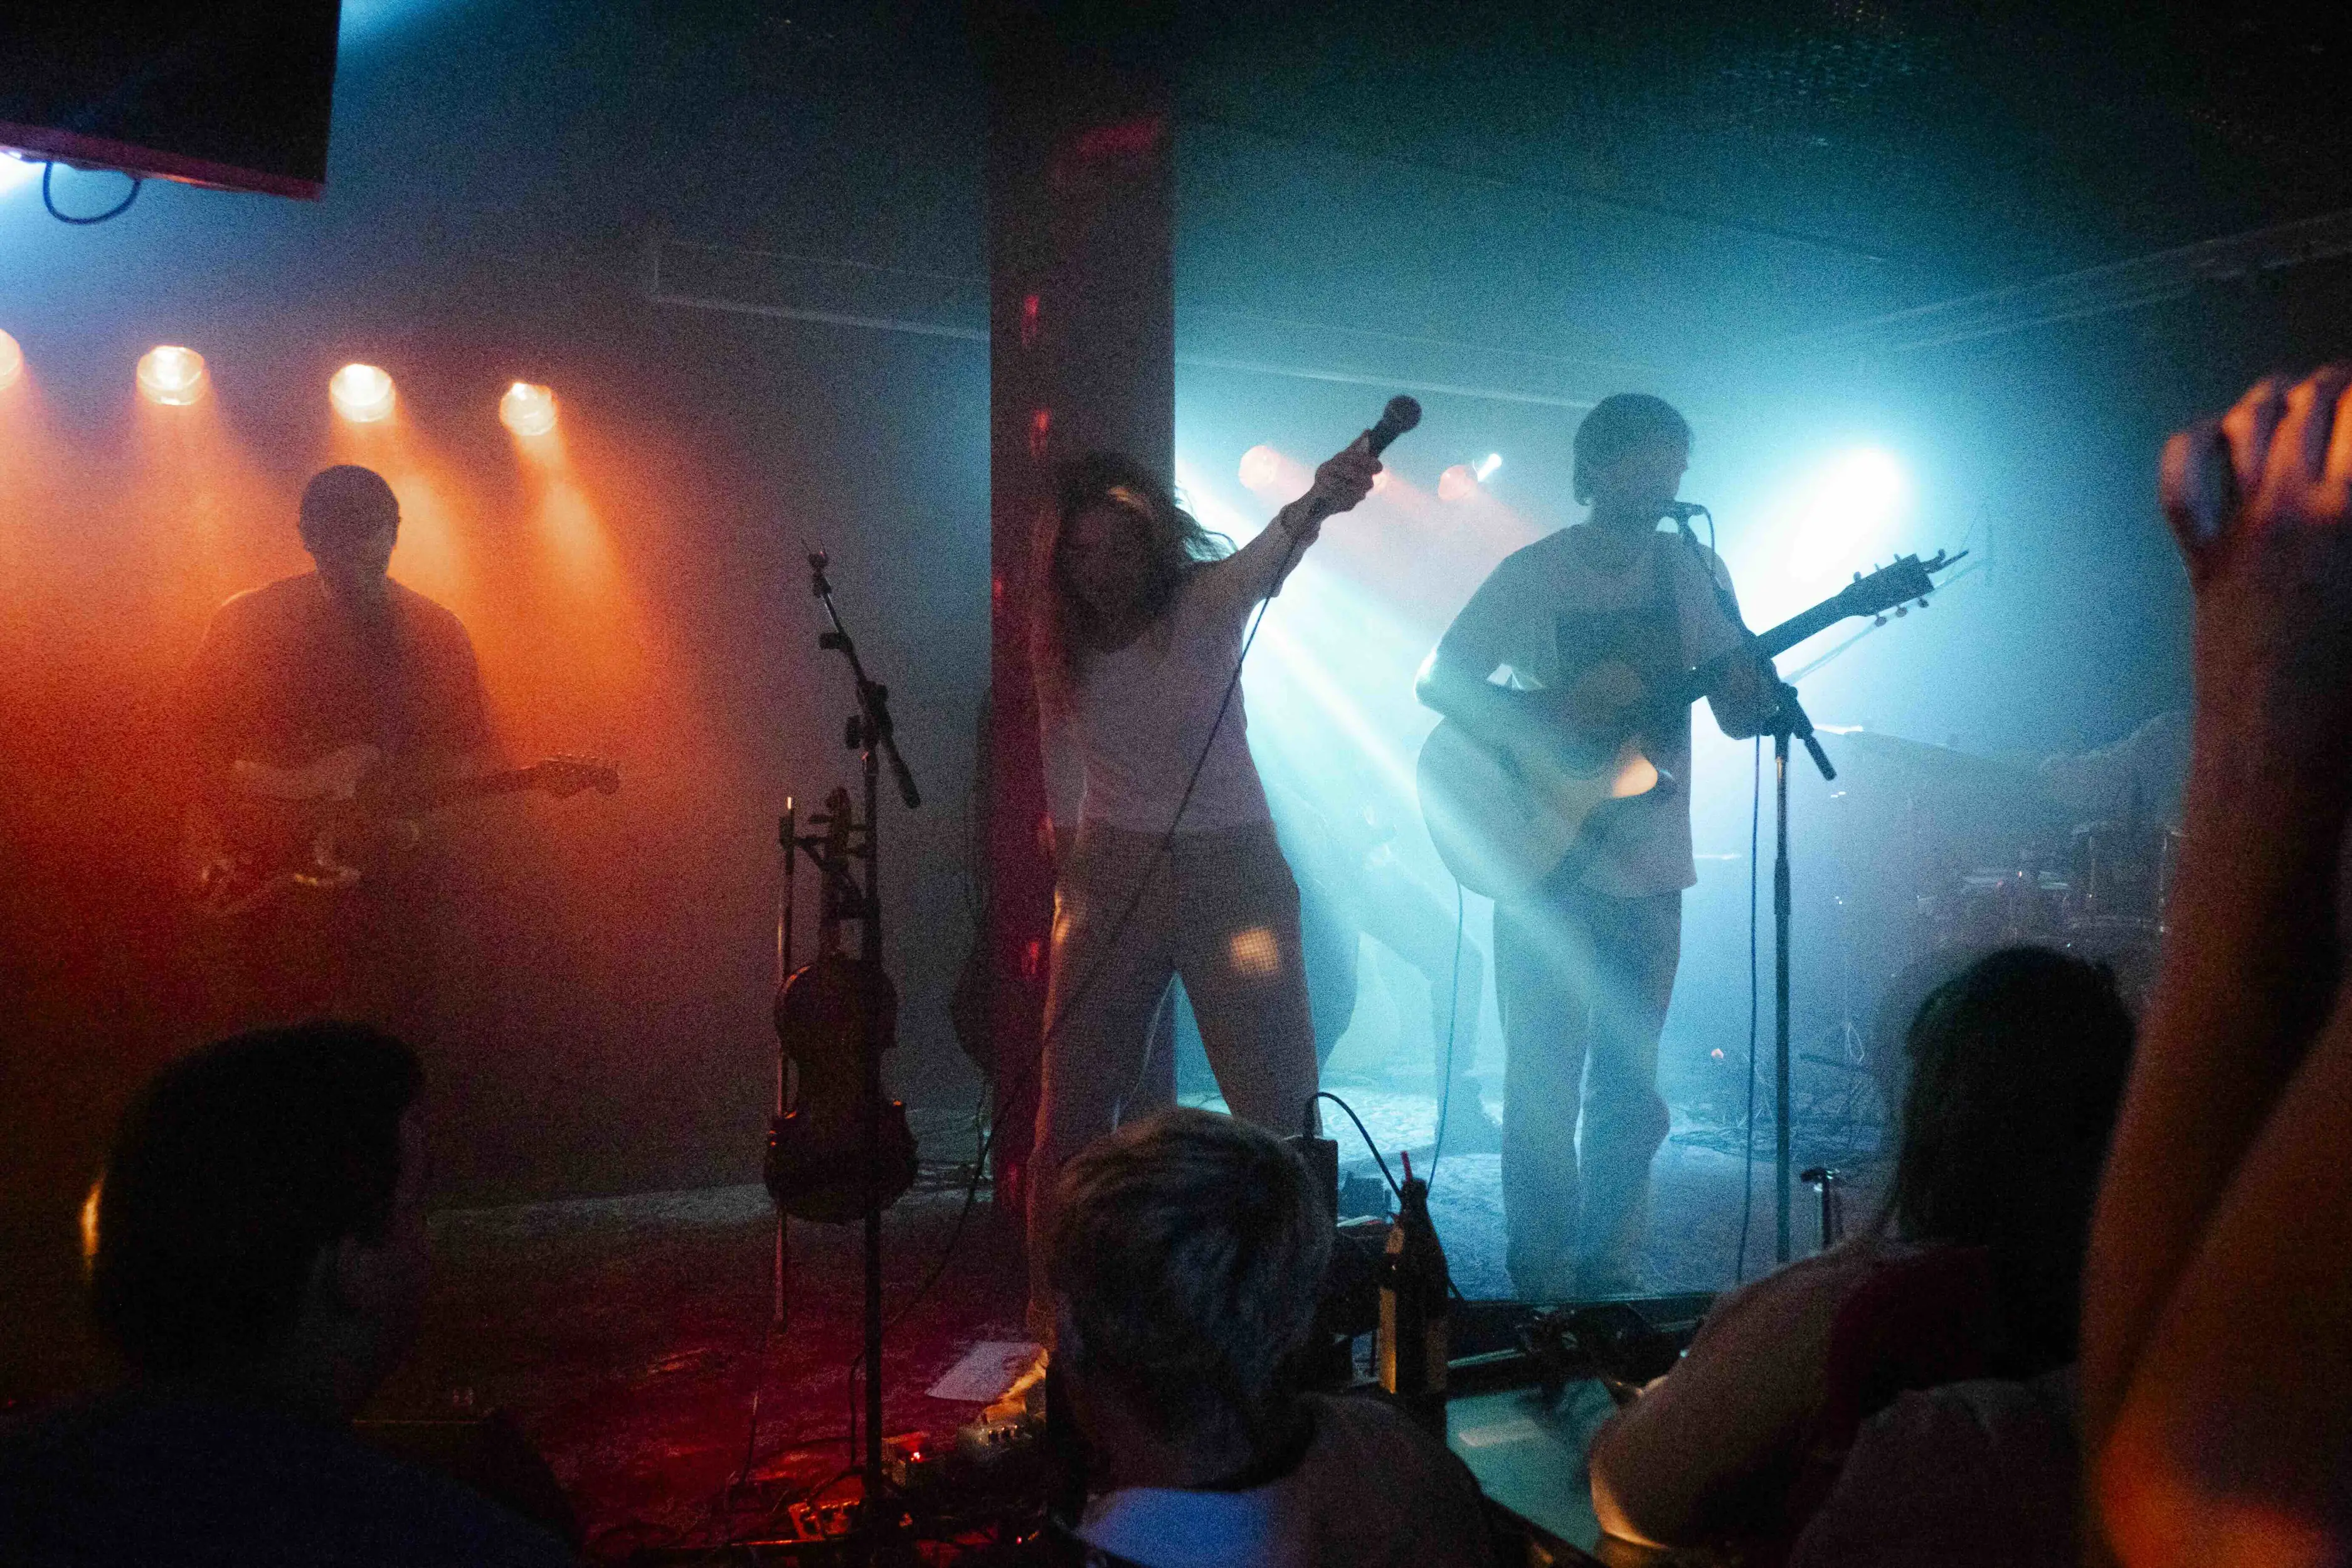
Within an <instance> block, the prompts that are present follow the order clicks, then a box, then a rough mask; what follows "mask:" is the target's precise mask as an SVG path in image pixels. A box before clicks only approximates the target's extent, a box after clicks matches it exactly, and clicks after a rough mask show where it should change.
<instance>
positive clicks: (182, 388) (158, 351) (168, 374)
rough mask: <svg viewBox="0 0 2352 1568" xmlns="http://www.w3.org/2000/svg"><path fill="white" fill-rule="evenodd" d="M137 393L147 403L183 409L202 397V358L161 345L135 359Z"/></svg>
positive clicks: (175, 347) (192, 351)
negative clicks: (137, 377)
mask: <svg viewBox="0 0 2352 1568" xmlns="http://www.w3.org/2000/svg"><path fill="white" fill-rule="evenodd" d="M139 393H140V395H141V396H142V397H144V398H146V399H147V401H148V402H150V403H161V404H163V405H165V406H167V407H172V408H184V407H185V406H187V405H189V404H191V403H194V401H195V400H196V399H197V398H199V397H202V396H203V395H205V356H204V355H202V354H200V353H197V352H196V351H195V350H194V349H184V348H181V347H179V346H177V345H176V344H172V343H165V344H163V345H162V346H160V347H157V348H152V349H149V350H148V351H147V352H146V353H143V354H142V355H140V356H139Z"/></svg>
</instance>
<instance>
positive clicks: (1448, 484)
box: [1437, 463, 1478, 501]
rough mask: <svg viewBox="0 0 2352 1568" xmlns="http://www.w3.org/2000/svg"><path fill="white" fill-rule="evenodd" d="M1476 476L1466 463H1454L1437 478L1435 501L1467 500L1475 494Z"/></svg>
mask: <svg viewBox="0 0 2352 1568" xmlns="http://www.w3.org/2000/svg"><path fill="white" fill-rule="evenodd" d="M1477 489H1478V476H1477V475H1476V474H1474V473H1472V472H1471V471H1470V466H1469V465H1468V464H1467V463H1456V464H1454V466H1453V467H1452V468H1448V469H1446V470H1445V471H1444V473H1442V474H1440V475H1438V476H1437V499H1438V500H1442V501H1461V500H1469V499H1470V498H1471V497H1472V496H1473V495H1475V494H1476V493H1477Z"/></svg>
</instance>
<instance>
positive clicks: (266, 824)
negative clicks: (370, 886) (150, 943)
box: [186, 745, 621, 920]
mask: <svg viewBox="0 0 2352 1568" xmlns="http://www.w3.org/2000/svg"><path fill="white" fill-rule="evenodd" d="M231 774H232V778H233V780H234V784H235V788H234V791H233V793H232V795H231V798H230V799H228V800H226V801H223V802H220V803H218V810H217V812H215V810H209V809H207V810H199V811H195V812H192V813H191V814H190V820H189V824H188V841H187V846H186V850H187V853H186V860H187V866H186V872H187V881H188V888H187V892H188V899H189V903H190V905H191V907H192V908H194V910H195V912H196V913H197V914H199V915H201V916H203V917H205V918H206V919H210V920H227V919H230V918H231V917H233V916H236V915H241V914H244V913H246V912H247V911H248V910H257V909H259V908H261V907H262V906H263V905H265V904H268V903H271V902H274V901H275V900H278V899H281V898H284V897H286V896H287V895H288V894H289V893H294V892H297V891H302V892H311V893H329V892H333V891H336V890H337V889H343V888H348V887H350V886H352V884H354V883H356V882H358V881H360V880H361V879H362V878H363V877H364V876H365V875H366V873H365V872H364V871H363V870H362V868H361V866H359V865H355V864H353V863H352V862H354V861H361V862H365V861H368V860H370V859H372V858H377V857H380V856H381V855H383V853H384V852H386V851H388V850H389V851H394V852H396V851H399V850H402V849H409V848H414V847H415V846H416V844H417V843H418V842H419V841H420V839H421V838H422V837H423V833H422V830H421V828H420V827H419V826H418V824H417V819H418V818H419V817H422V816H426V815H428V814H430V813H432V812H436V811H439V810H441V809H442V808H444V807H445V806H450V805H457V803H458V802H460V801H467V800H478V799H481V798H483V797H484V796H488V795H512V794H516V793H518V792H520V791H523V790H538V791H541V792H542V793H544V794H547V795H555V796H557V797H559V798H561V797H563V796H566V795H578V794H579V793H580V792H581V791H583V790H588V789H593V790H595V791H597V792H598V793H599V794H602V795H611V794H613V793H614V791H615V790H618V789H619V788H620V787H621V774H620V770H619V769H617V768H615V767H614V766H613V765H612V764H611V763H604V762H598V761H594V760H593V759H590V758H585V757H551V758H549V759H548V760H547V761H545V762H542V763H535V764H534V765H532V766H530V767H527V768H509V769H507V770H505V771H503V772H500V773H474V774H468V775H461V776H457V777H452V778H446V779H431V780H416V779H405V778H400V777H396V776H394V773H393V772H392V770H390V769H388V768H387V767H385V766H384V758H383V752H380V751H378V750H377V749H376V748H375V747H373V746H369V745H357V746H346V747H344V748H343V749H342V750H341V751H339V752H329V753H328V754H327V755H326V756H323V757H321V758H320V759H319V760H318V761H317V762H314V763H310V764H309V765H308V766H306V767H299V768H273V767H269V766H267V765H265V764H263V763H255V762H245V761H240V762H238V763H235V764H234V765H233V767H232V769H231Z"/></svg>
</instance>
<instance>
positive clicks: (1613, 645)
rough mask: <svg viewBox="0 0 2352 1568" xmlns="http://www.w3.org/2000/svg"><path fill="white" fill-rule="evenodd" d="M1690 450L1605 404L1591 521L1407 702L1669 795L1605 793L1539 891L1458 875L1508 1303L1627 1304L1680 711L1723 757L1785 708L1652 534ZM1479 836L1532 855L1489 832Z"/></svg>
mask: <svg viewBox="0 0 2352 1568" xmlns="http://www.w3.org/2000/svg"><path fill="white" fill-rule="evenodd" d="M1690 441H1691V432H1690V426H1689V425H1688V424H1687V423H1686V422H1685V420H1684V418H1683V416H1681V415H1680V414H1678V413H1677V412H1675V409H1674V408H1672V407H1671V406H1669V405H1667V404H1665V403H1664V402H1663V401H1661V400H1660V399H1658V398H1655V397H1651V396H1647V395H1641V394H1633V393H1627V394H1620V395H1616V396H1613V397H1609V398H1605V399H1603V400H1602V401H1601V403H1600V404H1599V405H1596V406H1595V407H1594V408H1593V409H1592V411H1591V413H1590V414H1588V415H1587V416H1585V418H1584V421H1583V423H1582V424H1581V425H1580V426H1579V427H1578V429H1577V432H1576V443H1575V469H1574V479H1575V488H1576V498H1577V500H1580V501H1586V502H1589V503H1590V504H1591V515H1590V516H1589V517H1588V518H1587V520H1586V521H1583V522H1581V523H1578V524H1575V525H1574V526H1571V527H1569V528H1565V529H1561V530H1559V531H1557V532H1554V533H1551V534H1549V535H1547V536H1545V537H1544V538H1542V539H1539V540H1538V541H1536V542H1534V543H1533V544H1530V545H1528V546H1527V547H1526V548H1525V549H1522V550H1519V551H1517V552H1514V553H1512V554H1511V555H1510V556H1508V557H1507V558H1506V559H1505V560H1504V561H1503V563H1501V564H1500V565H1498V566H1497V567H1496V569H1495V571H1494V573H1493V574H1492V575H1490V576H1489V577H1488V578H1487V579H1486V582H1485V583H1484V584H1481V585H1480V587H1479V588H1478V591H1477V592H1476V593H1475V594H1474V595H1472V596H1471V599H1470V602H1469V604H1468V605H1465V607H1464V608H1463V610H1462V613H1461V614H1460V615H1459V616H1455V617H1454V624H1453V626H1451V627H1449V628H1448V629H1447V631H1446V633H1445V636H1444V640H1442V641H1441V642H1440V643H1439V644H1438V645H1437V649H1436V651H1435V652H1434V653H1433V654H1432V655H1431V657H1430V659H1429V662H1428V664H1427V665H1426V666H1424V668H1423V673H1422V677H1421V680H1420V684H1419V688H1418V690H1419V695H1420V697H1421V700H1423V702H1424V703H1425V704H1427V705H1428V706H1429V707H1431V708H1433V709H1435V710H1438V711H1439V712H1441V713H1443V714H1444V715H1446V717H1447V718H1448V719H1449V720H1450V721H1452V724H1451V726H1449V727H1448V728H1449V729H1451V730H1453V731H1459V732H1460V734H1461V736H1462V739H1461V740H1460V741H1459V742H1454V743H1456V744H1459V745H1462V746H1465V747H1476V748H1480V749H1482V750H1484V751H1486V752H1488V753H1489V754H1491V755H1494V756H1497V757H1504V758H1507V757H1509V756H1510V755H1511V754H1512V753H1513V752H1518V753H1520V754H1523V755H1526V756H1528V758H1530V759H1544V758H1549V757H1552V756H1555V755H1556V756H1557V757H1558V758H1559V759H1560V760H1561V761H1562V762H1563V763H1566V764H1567V765H1570V766H1573V767H1576V768H1579V769H1580V771H1581V772H1582V773H1585V774H1588V775H1589V774H1591V773H1592V772H1593V771H1594V770H1593V766H1592V762H1591V758H1592V757H1593V756H1594V755H1595V754H1596V753H1597V754H1599V755H1601V756H1606V755H1608V754H1609V753H1610V752H1613V751H1615V750H1616V749H1617V748H1619V747H1620V746H1621V745H1622V744H1624V742H1626V741H1627V740H1628V739H1629V738H1631V739H1633V740H1634V741H1638V742H1639V749H1640V754H1641V755H1642V756H1643V757H1646V759H1647V760H1648V763H1650V764H1653V765H1654V769H1655V775H1663V776H1655V775H1650V774H1647V773H1645V776H1644V778H1643V781H1642V784H1640V785H1628V786H1626V787H1623V788H1621V789H1618V790H1616V791H1614V792H1613V793H1616V794H1620V795H1625V796H1628V797H1629V798H1624V799H1618V800H1613V801H1611V802H1609V803H1608V805H1607V807H1606V809H1604V810H1601V811H1598V812H1595V813H1593V814H1592V818H1591V821H1590V823H1589V824H1587V825H1585V826H1584V827H1583V829H1582V831H1581V832H1580V833H1579V832H1577V831H1576V830H1575V829H1574V828H1570V830H1569V834H1568V837H1570V838H1573V839H1574V841H1575V852H1574V853H1572V854H1569V855H1567V856H1565V857H1564V858H1561V859H1560V860H1559V864H1558V866H1557V868H1553V869H1551V870H1549V873H1548V874H1544V875H1540V876H1539V877H1538V878H1536V879H1531V880H1529V881H1528V882H1527V883H1526V884H1525V885H1511V884H1510V883H1509V882H1508V881H1507V879H1505V878H1502V877H1499V876H1498V877H1496V879H1493V881H1492V883H1491V885H1486V886H1481V883H1480V880H1479V879H1478V878H1477V876H1476V873H1475V872H1473V873H1472V874H1470V875H1465V878H1464V880H1465V882H1466V883H1468V884H1469V885H1471V886H1472V887H1473V888H1474V889H1477V890H1481V891H1487V892H1490V893H1492V894H1494V896H1495V897H1496V908H1495V986H1496V997H1497V1001H1498V1003H1499V1006H1500V1011H1501V1014H1502V1020H1503V1037H1504V1045H1505V1049H1506V1051H1507V1066H1506V1069H1505V1089H1504V1106H1503V1207H1504V1217H1505V1223H1506V1224H1507V1227H1508V1230H1509V1267H1510V1273H1511V1280H1512V1285H1513V1287H1514V1289H1515V1290H1516V1292H1517V1294H1518V1296H1519V1297H1520V1298H1522V1299H1523V1300H1567V1299H1570V1298H1575V1297H1592V1296H1601V1295H1609V1294H1616V1293H1622V1292H1626V1291H1631V1290H1633V1289H1636V1288H1637V1287H1638V1285H1639V1283H1640V1281H1639V1280H1638V1279H1636V1278H1635V1268H1636V1259H1637V1258H1638V1256H1639V1250H1640V1247H1641V1242H1642V1233H1643V1226H1644V1223H1645V1220H1646V1217H1647V1210H1648V1200H1649V1179H1650V1161H1651V1158H1652V1156H1653V1155H1654V1154H1655V1153H1656V1152H1657V1149H1658V1145H1659V1144H1660V1143H1661V1142H1663V1141H1664V1138H1665V1134H1666V1125H1667V1121H1666V1108H1665V1102H1664V1100H1662V1099H1661V1098H1660V1097H1659V1095H1658V1090H1657V1082H1656V1079H1657V1058H1658V1034H1659V1030H1660V1028H1661V1027H1662V1026H1664V1022H1665V1016H1666V1003H1667V1000H1668V997H1669V996H1670V995H1671V994H1672V993H1673V990H1674V982H1675V966H1676V964H1677V963H1678V962H1679V960H1680V957H1681V951H1682V893H1683V889H1685V888H1687V887H1689V886H1691V885H1692V884H1693V883H1694V882H1696V880H1697V879H1698V878H1697V873H1696V868H1695V866H1694V863H1693V860H1692V856H1691V826H1690V795H1689V790H1688V787H1687V785H1688V779H1689V770H1690V754H1691V717H1690V708H1689V702H1690V700H1691V699H1690V697H1689V696H1688V695H1686V693H1687V692H1688V690H1689V689H1690V688H1691V687H1692V686H1693V685H1694V684H1695V685H1696V687H1697V689H1698V690H1699V692H1700V693H1701V694H1703V695H1705V696H1706V699H1707V702H1708V705H1709V707H1711V708H1712V709H1713V710H1714V713H1715V719H1716V722H1717V724H1718V725H1720V726H1721V727H1722V729H1723V731H1724V732H1725V733H1726V734H1727V735H1730V736H1732V737H1734V738H1744V737H1746V736H1749V735H1754V734H1758V733H1760V732H1762V731H1764V730H1765V729H1767V728H1768V727H1769V725H1770V723H1771V721H1772V719H1773V717H1774V715H1775V714H1776V713H1777V711H1778V710H1779V690H1780V685H1779V681H1778V679H1777V678H1775V677H1773V676H1772V675H1771V674H1770V673H1769V670H1768V668H1767V667H1766V665H1765V663H1764V661H1763V660H1762V659H1760V658H1758V657H1756V655H1755V653H1754V651H1753V644H1752V641H1751V639H1750V638H1749V637H1748V634H1747V632H1746V631H1745V630H1744V629H1743V628H1742V627H1741V626H1740V625H1739V623H1738V619H1737V618H1736V616H1737V612H1736V608H1735V606H1734V605H1733V602H1732V600H1731V596H1730V595H1731V579H1730V576H1729V574H1727V573H1726V572H1725V571H1724V568H1723V563H1721V562H1720V561H1719V560H1717V558H1716V556H1715V555H1714V553H1713V552H1711V551H1708V550H1706V549H1705V548H1703V547H1702V546H1700V545H1699V544H1698V543H1697V542H1696V540H1694V539H1691V538H1689V536H1688V535H1687V534H1681V535H1677V534H1676V533H1674V532H1662V531H1659V529H1658V521H1659V520H1660V519H1661V518H1662V517H1664V516H1666V515H1667V514H1668V512H1669V510H1670V508H1671V503H1672V502H1673V501H1674V500H1675V490H1676V489H1678V488H1679V486H1680V484H1681V482H1682V477H1683V473H1684V470H1685V468H1687V467H1688V463H1689V457H1690ZM1694 672H1696V676H1694ZM1445 733H1446V731H1441V735H1444V734H1445ZM1432 743H1433V746H1434V745H1436V744H1437V743H1438V739H1437V738H1436V737H1433V742H1432ZM1429 761H1430V760H1429V759H1428V758H1426V757H1425V758H1424V763H1423V770H1424V777H1425V778H1426V776H1427V774H1428V771H1429ZM1502 766H1503V767H1504V768H1505V770H1506V771H1510V767H1511V765H1510V764H1509V763H1507V762H1506V763H1503V764H1502ZM1423 804H1424V809H1425V810H1426V811H1427V812H1428V813H1429V815H1430V816H1431V826H1432V829H1433V832H1437V831H1438V830H1439V828H1440V821H1439V818H1440V816H1441V813H1442V811H1443V809H1444V805H1443V803H1440V802H1437V801H1433V800H1432V799H1431V798H1430V797H1429V795H1428V793H1427V792H1426V791H1425V792H1424V801H1423ZM1478 826H1479V825H1478V824H1476V823H1471V824H1468V825H1467V831H1471V832H1475V830H1476V829H1477V827H1478ZM1486 826H1487V829H1488V830H1489V831H1491V832H1492V833H1495V834H1497V835H1504V836H1508V837H1514V838H1517V837H1524V834H1525V828H1524V826H1523V825H1512V824H1509V823H1506V822H1503V821H1499V820H1497V821H1494V822H1491V823H1489V824H1487V825H1486ZM1511 847H1514V848H1518V847H1523V845H1516V844H1515V845H1513V846H1511ZM1499 853H1500V847H1498V854H1499ZM1588 1062H1589V1063H1590V1068H1591V1071H1590V1077H1589V1079H1588V1077H1587V1064H1588ZM1580 1111H1581V1117H1580ZM1580 1120H1581V1125H1582V1135H1581V1137H1579V1134H1578V1129H1579V1122H1580Z"/></svg>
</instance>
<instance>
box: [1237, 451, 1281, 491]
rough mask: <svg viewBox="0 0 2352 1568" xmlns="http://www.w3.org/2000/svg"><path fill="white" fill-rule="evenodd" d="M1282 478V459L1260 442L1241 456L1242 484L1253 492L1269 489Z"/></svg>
mask: <svg viewBox="0 0 2352 1568" xmlns="http://www.w3.org/2000/svg"><path fill="white" fill-rule="evenodd" d="M1281 477H1282V458H1281V456H1280V454H1278V453H1276V451H1275V449H1274V448H1273V447H1268V446H1266V445H1265V444H1264V443H1263V442H1261V443H1260V444H1259V445H1257V446H1255V447H1251V448H1250V449H1249V450H1248V451H1246V452H1244V453H1243V454H1242V470H1241V478H1242V484H1243V485H1244V487H1245V488H1247V489H1254V490H1263V489H1272V488H1273V485H1274V482H1275V481H1276V479H1280V478H1281Z"/></svg>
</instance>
